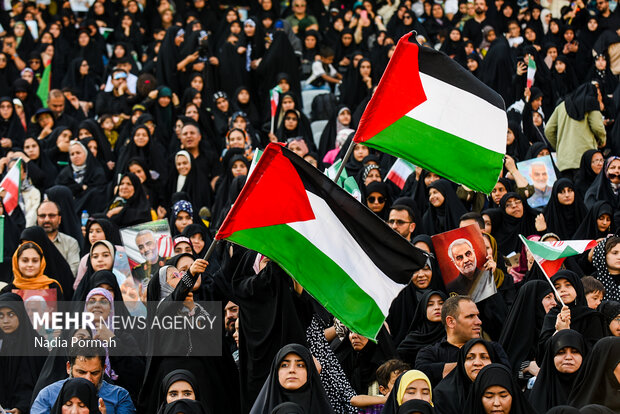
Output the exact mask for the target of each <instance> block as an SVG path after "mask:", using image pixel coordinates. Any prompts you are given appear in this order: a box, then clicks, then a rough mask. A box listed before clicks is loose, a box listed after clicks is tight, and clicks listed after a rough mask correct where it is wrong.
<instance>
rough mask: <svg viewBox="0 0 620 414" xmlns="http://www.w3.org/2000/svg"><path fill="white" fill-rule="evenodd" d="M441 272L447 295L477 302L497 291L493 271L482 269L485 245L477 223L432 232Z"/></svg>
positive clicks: (484, 258) (484, 261)
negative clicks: (445, 230)
mask: <svg viewBox="0 0 620 414" xmlns="http://www.w3.org/2000/svg"><path fill="white" fill-rule="evenodd" d="M432 240H433V246H434V247H435V253H436V254H437V261H438V262H439V268H440V269H441V276H442V279H443V282H444V285H445V286H446V291H447V292H448V294H450V296H454V295H467V296H469V297H471V298H472V300H473V301H474V302H480V301H482V300H484V299H486V298H488V297H489V296H491V295H493V294H495V293H496V292H497V288H496V287H495V283H494V281H493V274H492V273H491V272H490V271H487V270H484V264H485V263H486V261H487V259H486V247H485V244H484V240H483V239H482V234H481V233H480V229H479V228H478V226H477V225H475V224H472V225H470V226H467V227H462V228H459V229H454V230H450V231H447V232H445V233H440V234H436V235H435V236H432Z"/></svg>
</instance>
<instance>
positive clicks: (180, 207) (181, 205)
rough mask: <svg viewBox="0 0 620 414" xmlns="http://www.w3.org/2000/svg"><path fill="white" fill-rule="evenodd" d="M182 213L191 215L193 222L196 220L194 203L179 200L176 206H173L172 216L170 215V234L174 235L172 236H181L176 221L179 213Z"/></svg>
mask: <svg viewBox="0 0 620 414" xmlns="http://www.w3.org/2000/svg"><path fill="white" fill-rule="evenodd" d="M182 211H184V212H186V213H187V214H189V216H190V217H191V218H192V220H193V219H194V207H193V206H192V203H190V202H189V201H187V200H179V201H177V202H176V203H174V205H173V206H172V214H171V215H170V232H171V233H172V236H176V235H178V234H180V232H179V230H178V229H177V226H176V224H175V221H176V219H177V216H178V215H179V213H181V212H182Z"/></svg>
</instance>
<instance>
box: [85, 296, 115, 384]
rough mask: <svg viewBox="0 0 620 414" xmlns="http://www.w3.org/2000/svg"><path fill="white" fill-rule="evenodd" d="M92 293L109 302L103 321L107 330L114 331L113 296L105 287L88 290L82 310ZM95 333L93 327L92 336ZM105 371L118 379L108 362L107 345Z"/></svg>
mask: <svg viewBox="0 0 620 414" xmlns="http://www.w3.org/2000/svg"><path fill="white" fill-rule="evenodd" d="M94 295H102V296H103V297H105V298H106V300H107V301H108V303H109V304H110V314H109V315H108V318H107V319H106V320H105V322H104V323H105V325H106V326H107V327H108V329H109V330H111V331H112V332H114V298H113V297H112V294H111V293H110V292H108V291H107V289H104V288H100V287H97V288H94V289H92V290H91V291H90V292H88V295H86V300H85V302H86V303H85V304H84V312H86V306H87V304H88V301H89V300H90V298H91V297H93V296H94ZM96 335H97V330H96V329H93V337H94V336H96ZM105 373H106V375H107V376H108V377H110V378H111V379H112V380H117V379H118V375H117V374H116V372H114V370H113V369H112V364H111V363H110V353H109V351H108V348H107V347H106V348H105Z"/></svg>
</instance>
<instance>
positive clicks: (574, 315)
mask: <svg viewBox="0 0 620 414" xmlns="http://www.w3.org/2000/svg"><path fill="white" fill-rule="evenodd" d="M559 279H566V280H567V281H568V282H569V283H570V284H571V285H572V286H573V288H574V289H575V292H576V293H577V296H576V297H575V300H573V301H572V302H571V303H566V304H565V305H566V306H568V307H569V308H570V329H572V330H575V331H577V332H579V333H580V334H581V335H583V338H584V340H585V341H586V343H588V344H589V345H593V344H594V343H595V342H596V341H598V340H599V339H600V338H602V337H603V336H605V332H606V331H607V330H606V327H605V318H604V317H603V315H602V314H601V313H599V312H597V311H595V310H593V309H590V308H589V307H588V301H587V299H586V295H585V293H584V288H583V283H581V279H580V278H579V276H578V275H577V274H576V273H575V272H572V271H570V270H560V271H558V272H557V273H556V274H555V275H553V276H552V277H551V282H552V283H555V282H556V281H557V280H559ZM561 310H562V305H561V304H560V303H558V305H557V306H555V307H554V308H552V309H551V310H549V312H548V313H547V315H546V316H545V320H544V322H543V327H542V330H541V333H540V341H539V351H538V354H539V356H542V354H543V353H544V348H542V349H541V347H544V344H545V342H546V341H547V340H548V339H549V338H550V337H551V336H552V335H553V334H554V333H555V331H556V330H555V323H556V320H557V316H558V314H559V313H560V311H561Z"/></svg>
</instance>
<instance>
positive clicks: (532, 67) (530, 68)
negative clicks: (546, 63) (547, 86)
mask: <svg viewBox="0 0 620 414" xmlns="http://www.w3.org/2000/svg"><path fill="white" fill-rule="evenodd" d="M534 76H536V61H535V60H534V56H531V55H530V58H529V60H528V61H527V84H526V85H527V88H528V89H529V88H531V87H532V85H533V84H534Z"/></svg>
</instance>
